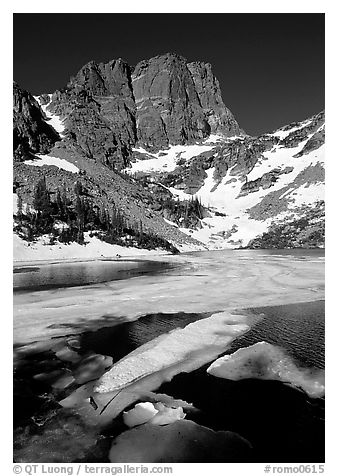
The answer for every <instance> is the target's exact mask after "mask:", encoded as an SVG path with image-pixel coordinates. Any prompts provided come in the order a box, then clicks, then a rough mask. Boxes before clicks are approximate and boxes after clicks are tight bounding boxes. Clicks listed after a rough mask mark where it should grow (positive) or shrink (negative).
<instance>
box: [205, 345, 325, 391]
mask: <svg viewBox="0 0 338 476" xmlns="http://www.w3.org/2000/svg"><path fill="white" fill-rule="evenodd" d="M207 372H208V373H209V374H210V375H214V376H215V377H221V378H225V379H229V380H242V379H249V378H256V379H262V380H279V381H281V382H284V383H287V384H290V385H292V386H294V387H297V388H300V389H302V390H303V391H304V392H306V393H307V394H308V395H309V396H310V397H313V398H319V397H322V396H323V395H324V393H325V385H324V371H322V370H317V369H305V368H300V367H299V366H297V364H296V363H295V362H294V361H293V359H292V358H291V357H289V356H288V355H287V354H286V353H285V351H284V350H282V349H280V348H279V347H277V346H275V345H272V344H269V343H268V342H264V341H263V342H257V343H256V344H254V345H251V346H249V347H245V348H242V349H239V350H237V351H236V352H234V353H233V354H230V355H225V356H224V357H220V358H219V359H217V360H215V362H213V363H212V364H211V365H210V366H209V367H208V369H207Z"/></svg>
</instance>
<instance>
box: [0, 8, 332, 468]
mask: <svg viewBox="0 0 338 476" xmlns="http://www.w3.org/2000/svg"><path fill="white" fill-rule="evenodd" d="M319 7H320V6H319ZM155 11H156V9H155ZM155 11H154V13H150V12H145V13H141V12H139V13H132V12H131V13H114V12H110V13H108V12H107V13H102V12H101V13H94V12H92V13H84V12H83V13H81V12H78V13H75V12H74V13H70V12H69V13H67V12H65V13H59V12H56V13H48V12H45V13H44V12H43V9H42V10H41V13H38V12H31V13H28V12H19V11H17V12H15V13H13V15H12V21H13V116H12V118H13V172H12V178H13V205H12V202H11V205H10V207H11V206H13V238H12V246H13V355H12V357H13V372H14V373H13V462H14V463H15V466H13V471H14V473H16V474H20V473H22V474H43V473H44V472H46V473H47V469H48V471H49V472H50V473H52V472H53V471H54V474H61V473H62V471H63V470H64V472H65V474H80V475H82V474H86V472H87V470H85V468H87V467H88V468H92V469H95V468H99V469H100V468H101V469H102V468H103V469H105V471H106V473H107V474H108V473H109V471H112V469H113V468H115V469H116V468H117V469H116V471H117V472H119V471H118V468H120V469H121V473H123V472H124V473H128V471H129V470H128V468H129V466H126V465H129V464H131V465H136V466H134V469H135V471H134V472H139V473H140V472H158V473H161V472H162V473H167V474H171V473H173V474H174V473H175V471H174V470H173V466H171V465H173V464H175V463H247V464H248V466H247V471H248V474H251V473H250V464H253V463H259V464H260V466H259V467H260V474H265V475H266V474H269V473H270V474H273V473H277V472H278V473H283V471H284V469H285V466H286V465H290V466H289V468H291V469H292V471H291V470H290V471H289V472H291V473H292V472H299V473H304V472H306V473H318V474H320V473H324V467H325V381H324V371H325V322H324V321H325V290H324V284H325V203H324V198H325V193H324V191H325V160H326V157H325V14H324V13H314V12H303V13H301V12H299V13H292V12H290V13H287V12H280V13H268V12H266V13H262V12H257V13H245V12H242V13H227V12H218V13H217V12H210V13H209V12H205V13H197V12H190V13H188V12H187V13H155ZM8 91H9V89H8ZM7 121H8V118H7ZM4 159H5V158H4ZM8 160H9V159H8ZM332 160H334V159H333V158H332ZM9 162H10V161H9ZM7 180H9V177H7ZM10 200H12V197H10ZM9 253H10V252H9ZM332 317H334V316H332ZM3 411H4V412H7V409H6V408H3ZM8 411H9V410H8ZM33 464H37V465H38V464H43V465H44V466H39V467H38V469H39V468H40V470H41V472H40V473H38V472H35V473H34V472H33V471H32V470H29V469H28V470H27V468H33V466H32V465H33ZM53 464H54V466H53ZM143 464H144V465H145V466H143ZM147 464H151V465H152V467H153V468H155V470H154V471H151V470H150V469H149V470H148V467H147V466H146V465H147ZM156 464H158V466H153V465H156ZM27 465H28V466H27ZM46 465H47V466H46ZM48 465H51V466H48ZM57 465H59V466H57ZM60 465H61V466H60ZM67 465H68V466H67ZM74 465H75V466H74ZM76 465H77V466H76ZM87 465H89V466H87ZM90 465H93V466H90ZM97 465H99V466H97ZM265 465H266V466H265ZM278 465H280V466H278ZM188 467H189V465H187V466H186V468H187V470H188ZM41 468H42V469H41ZM67 468H68V469H67ZM73 468H77V469H74V472H73V473H72V472H70V470H72V471H73ZM137 468H138V471H136V469H137ZM149 468H150V467H149ZM156 468H157V469H156ZM205 468H206V467H205ZM224 468H226V466H225V467H224ZM264 468H265V469H264ZM276 468H277V469H276ZM278 468H279V469H278ZM280 468H284V469H280ZM103 469H102V471H101V473H102V474H103V472H104V471H103ZM293 469H294V471H293ZM146 470H147V471H146ZM29 471H31V473H29ZM36 471H37V470H36ZM66 471H68V473H67V472H66ZM76 471H78V472H77V473H76ZM82 471H83V472H82ZM182 471H183V470H182ZM89 472H90V471H89ZM117 472H116V473H114V472H111V473H110V474H117ZM131 472H133V471H131ZM284 472H285V471H284ZM92 473H94V471H92ZM101 473H100V474H101ZM97 474H98V473H97ZM182 474H184V473H182ZM220 474H221V473H220ZM222 474H224V471H223V473H222ZM332 474H333V473H332Z"/></svg>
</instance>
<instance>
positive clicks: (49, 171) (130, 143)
mask: <svg viewBox="0 0 338 476" xmlns="http://www.w3.org/2000/svg"><path fill="white" fill-rule="evenodd" d="M324 127H325V126H324V113H323V112H322V113H319V114H317V115H315V116H313V117H311V118H309V119H307V120H305V121H302V122H298V123H292V124H289V125H287V126H284V127H282V128H280V129H278V130H277V131H274V132H271V133H266V134H263V135H261V136H259V137H250V136H248V135H246V134H245V133H244V132H243V131H242V130H241V128H240V126H239V125H238V123H237V122H236V120H235V118H234V116H233V115H232V113H231V112H230V111H229V109H228V108H227V107H226V106H225V105H224V103H223V100H222V96H221V91H220V87H219V83H218V81H217V79H216V78H215V77H214V75H213V73H212V70H211V66H210V65H209V64H205V63H201V62H194V63H188V62H187V61H186V60H185V59H184V58H182V57H180V56H178V55H175V54H165V55H162V56H157V57H154V58H151V59H149V60H144V61H141V62H140V63H139V64H138V65H136V67H135V68H133V67H131V66H129V65H128V64H127V63H126V62H124V61H123V60H121V59H118V60H112V61H109V62H107V63H96V62H94V61H92V62H90V63H88V64H87V65H85V66H84V67H83V68H81V70H80V71H79V72H78V73H77V74H76V75H75V77H73V78H71V79H70V81H69V83H68V84H67V85H66V86H65V87H64V88H63V89H60V90H57V91H55V92H54V93H53V94H42V95H41V96H39V97H36V98H34V97H32V96H31V95H30V94H29V93H28V92H27V91H23V90H22V89H20V88H19V87H18V86H17V85H16V84H15V85H14V126H13V129H14V158H15V165H14V181H15V190H16V194H17V196H18V197H20V200H22V201H23V202H24V203H26V204H28V205H30V206H32V203H33V194H34V187H35V186H36V184H37V182H38V181H39V180H40V179H41V177H46V181H47V185H48V187H49V189H50V191H51V195H52V199H53V195H54V197H55V196H56V194H57V190H58V189H61V188H62V189H63V190H65V191H66V192H67V193H68V195H69V198H70V199H71V200H73V202H74V200H76V197H75V195H74V184H75V183H76V182H77V181H80V182H81V183H82V184H83V186H84V188H85V189H86V190H87V193H88V196H89V197H90V200H91V201H92V202H93V203H94V204H95V206H97V207H98V208H100V209H106V210H108V213H109V210H110V209H111V208H112V207H113V208H114V209H115V208H116V209H118V210H119V211H120V212H121V214H123V216H124V217H125V219H126V221H127V222H128V223H129V224H131V225H132V226H137V224H139V223H140V222H141V223H142V229H144V230H145V231H146V232H149V233H152V234H155V235H157V236H160V237H161V238H163V239H165V240H169V241H170V242H171V243H173V244H174V245H175V246H178V247H180V249H188V248H189V247H190V249H194V248H196V246H200V247H202V248H203V247H205V246H206V247H208V248H210V249H222V248H228V247H238V246H253V247H264V246H271V247H278V246H281V247H293V246H323V236H324V227H323V223H324V210H323V199H324V140H325V129H324ZM317 211H318V213H317ZM302 219H303V221H301V226H298V225H299V224H297V223H298V220H302ZM304 220H305V221H304ZM284 224H287V226H289V228H287V230H289V231H290V230H291V231H292V230H293V231H292V233H291V235H292V236H291V235H290V236H291V238H290V237H289V238H290V239H288V240H286V239H285V236H284V238H283V239H280V242H279V241H278V237H280V236H281V235H283V233H284V232H282V231H281V229H280V227H282V228H283V227H284ZM313 224H315V225H314V226H315V228H316V229H315V230H314V233H312V234H311V233H310V232H309V233H308V234H306V231H305V232H304V228H305V229H306V228H309V227H310V228H311V226H312V225H313ZM290 227H291V228H290ZM298 229H299V232H297V231H295V230H298ZM276 230H279V231H277V232H276ZM270 232H271V236H270V235H269V233H270ZM297 233H300V237H299V236H298V235H297V236H296V235H295V234H297ZM304 233H305V235H304ZM263 234H264V235H263ZM267 234H268V236H267ZM289 234H290V233H289ZM269 236H270V237H269ZM304 236H305V238H304ZM306 236H308V237H309V238H306ZM276 237H277V238H276ZM269 243H270V244H269Z"/></svg>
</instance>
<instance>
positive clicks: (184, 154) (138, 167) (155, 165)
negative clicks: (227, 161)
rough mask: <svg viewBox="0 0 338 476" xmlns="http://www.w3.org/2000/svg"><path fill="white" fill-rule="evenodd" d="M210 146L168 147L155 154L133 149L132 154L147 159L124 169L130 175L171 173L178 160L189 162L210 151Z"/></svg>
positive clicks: (140, 148)
mask: <svg viewBox="0 0 338 476" xmlns="http://www.w3.org/2000/svg"><path fill="white" fill-rule="evenodd" d="M213 147H214V146H212V145H202V144H195V145H170V146H169V149H167V150H160V151H159V152H157V153H156V154H153V153H150V152H148V151H146V150H145V149H144V148H142V147H138V148H134V149H133V151H134V152H138V153H140V154H144V155H146V156H147V157H151V158H147V159H144V160H140V159H138V160H136V162H132V164H131V168H129V169H126V171H127V172H128V173H130V174H133V173H136V172H163V171H165V172H172V171H173V170H175V168H176V167H177V162H178V160H179V159H184V160H190V159H192V158H193V157H196V156H198V155H200V154H202V153H203V152H208V151H209V150H212V149H213Z"/></svg>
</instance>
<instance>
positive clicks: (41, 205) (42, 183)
mask: <svg viewBox="0 0 338 476" xmlns="http://www.w3.org/2000/svg"><path fill="white" fill-rule="evenodd" d="M33 208H34V209H35V210H36V211H37V212H40V213H41V214H42V215H48V214H49V213H50V212H51V202H50V196H49V192H48V189H47V185H46V177H43V178H42V179H40V180H39V181H38V183H37V184H36V186H35V189H34V199H33Z"/></svg>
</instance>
